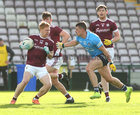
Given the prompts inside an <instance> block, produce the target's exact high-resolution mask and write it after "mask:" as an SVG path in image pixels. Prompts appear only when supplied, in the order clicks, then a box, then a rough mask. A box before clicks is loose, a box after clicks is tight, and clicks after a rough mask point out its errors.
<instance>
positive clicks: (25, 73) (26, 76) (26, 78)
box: [22, 71, 32, 83]
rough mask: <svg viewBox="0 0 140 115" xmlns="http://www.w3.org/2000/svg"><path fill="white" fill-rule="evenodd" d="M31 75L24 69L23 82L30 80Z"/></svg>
mask: <svg viewBox="0 0 140 115" xmlns="http://www.w3.org/2000/svg"><path fill="white" fill-rule="evenodd" d="M31 77H32V74H31V73H30V72H28V71H25V72H24V75H23V79H22V81H23V82H25V83H28V82H29V81H30V79H31Z"/></svg>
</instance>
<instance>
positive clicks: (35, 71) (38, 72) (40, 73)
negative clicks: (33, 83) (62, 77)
mask: <svg viewBox="0 0 140 115" xmlns="http://www.w3.org/2000/svg"><path fill="white" fill-rule="evenodd" d="M25 71H26V72H29V73H31V74H32V77H33V76H36V77H37V79H41V78H42V77H44V76H45V75H48V76H50V75H49V73H48V71H47V69H46V67H36V66H32V65H26V66H25Z"/></svg>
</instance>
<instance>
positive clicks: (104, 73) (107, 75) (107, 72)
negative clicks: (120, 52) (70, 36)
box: [98, 65, 112, 82]
mask: <svg viewBox="0 0 140 115" xmlns="http://www.w3.org/2000/svg"><path fill="white" fill-rule="evenodd" d="M98 72H99V73H100V75H101V76H102V77H103V78H104V79H105V80H106V81H107V82H109V81H110V80H111V79H112V75H111V71H110V68H109V66H108V65H107V66H103V67H102V68H100V69H98Z"/></svg>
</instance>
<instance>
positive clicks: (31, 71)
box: [23, 65, 36, 82]
mask: <svg viewBox="0 0 140 115" xmlns="http://www.w3.org/2000/svg"><path fill="white" fill-rule="evenodd" d="M35 72H36V69H35V68H34V66H31V65H26V66H25V70H24V75H23V81H25V82H28V81H29V80H30V78H31V77H33V76H34V75H35Z"/></svg>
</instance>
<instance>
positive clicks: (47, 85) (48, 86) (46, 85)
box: [44, 82, 52, 89]
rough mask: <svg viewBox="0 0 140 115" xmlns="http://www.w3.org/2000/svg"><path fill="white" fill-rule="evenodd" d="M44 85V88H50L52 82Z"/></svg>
mask: <svg viewBox="0 0 140 115" xmlns="http://www.w3.org/2000/svg"><path fill="white" fill-rule="evenodd" d="M44 87H46V89H50V88H51V87H52V82H48V83H46V84H44Z"/></svg>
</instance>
